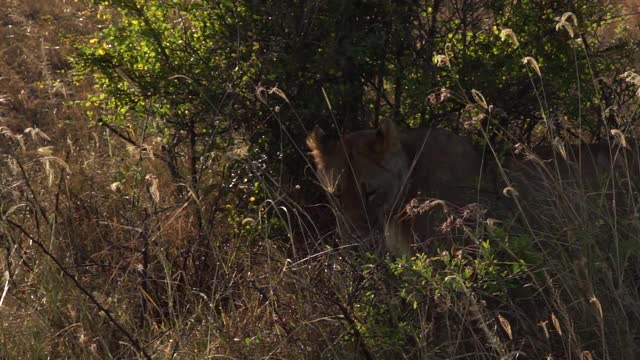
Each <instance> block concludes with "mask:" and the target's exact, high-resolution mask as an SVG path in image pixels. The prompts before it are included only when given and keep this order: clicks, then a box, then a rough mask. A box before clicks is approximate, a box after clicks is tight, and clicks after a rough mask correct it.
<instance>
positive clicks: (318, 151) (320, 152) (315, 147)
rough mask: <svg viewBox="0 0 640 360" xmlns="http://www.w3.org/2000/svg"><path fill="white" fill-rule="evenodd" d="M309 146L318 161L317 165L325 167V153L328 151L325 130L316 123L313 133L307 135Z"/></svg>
mask: <svg viewBox="0 0 640 360" xmlns="http://www.w3.org/2000/svg"><path fill="white" fill-rule="evenodd" d="M307 146H308V147H309V149H310V150H311V155H313V159H314V160H315V161H316V166H318V167H323V166H324V163H325V161H324V153H325V151H326V149H325V148H326V141H325V134H324V131H323V130H322V129H321V128H320V127H319V126H318V125H316V127H315V128H313V130H312V131H311V134H309V136H307Z"/></svg>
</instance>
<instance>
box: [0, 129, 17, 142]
mask: <svg viewBox="0 0 640 360" xmlns="http://www.w3.org/2000/svg"><path fill="white" fill-rule="evenodd" d="M0 134H1V135H2V136H4V137H6V138H7V139H11V140H17V138H16V137H17V135H16V134H14V133H13V131H11V129H9V128H8V127H6V126H0Z"/></svg>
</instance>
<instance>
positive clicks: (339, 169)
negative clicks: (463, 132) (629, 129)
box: [307, 123, 611, 255]
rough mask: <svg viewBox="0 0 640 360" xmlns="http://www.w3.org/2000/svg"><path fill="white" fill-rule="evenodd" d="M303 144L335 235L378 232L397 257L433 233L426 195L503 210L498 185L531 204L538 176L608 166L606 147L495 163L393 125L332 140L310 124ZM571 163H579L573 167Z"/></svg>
mask: <svg viewBox="0 0 640 360" xmlns="http://www.w3.org/2000/svg"><path fill="white" fill-rule="evenodd" d="M307 144H308V145H309V147H310V148H311V150H312V153H313V155H314V159H315V161H316V166H317V170H318V178H319V180H320V182H321V184H322V186H323V187H324V188H325V190H326V191H327V192H328V193H329V194H330V195H331V197H332V198H335V199H337V200H338V205H339V206H338V207H339V208H340V210H341V211H342V214H343V216H342V217H340V218H339V220H340V221H339V222H338V224H339V230H340V232H341V234H342V235H343V236H344V235H345V234H356V235H358V236H359V237H367V236H369V235H383V236H384V243H385V245H386V250H387V251H389V252H391V253H393V254H396V255H410V254H412V253H413V248H412V244H414V243H415V242H416V241H417V242H422V243H424V242H427V241H428V240H430V239H434V238H437V237H438V231H436V230H435V229H436V227H437V226H438V225H439V224H441V223H442V221H440V222H437V221H435V220H436V219H437V217H438V214H442V212H441V211H433V210H434V209H431V208H429V205H428V204H429V202H428V201H429V200H432V199H439V200H442V201H439V202H433V201H432V202H431V203H430V204H431V205H433V206H436V207H437V206H447V207H449V208H452V207H453V208H456V207H462V206H465V205H468V204H471V203H482V204H484V205H488V206H489V207H498V202H501V203H502V204H501V205H500V207H502V208H505V207H509V206H508V205H507V206H505V205H504V204H505V203H509V202H511V203H513V200H510V199H507V198H506V197H505V196H504V195H503V194H502V190H503V188H504V187H506V186H512V187H513V188H514V189H515V191H512V193H513V194H515V193H516V192H517V193H519V194H520V197H519V198H520V199H525V200H526V201H525V202H526V204H525V206H526V205H528V206H529V207H535V206H537V203H536V201H537V200H538V199H540V198H544V196H545V195H544V189H541V188H542V187H544V186H547V184H544V179H546V178H553V177H554V175H556V176H557V177H558V179H563V180H561V181H558V184H559V186H562V184H564V183H565V182H564V181H565V180H564V179H570V180H569V183H570V184H575V183H576V182H581V179H585V178H596V177H597V176H598V173H601V174H605V175H606V174H607V173H608V170H609V168H610V167H611V166H609V164H611V162H610V161H609V159H610V155H611V154H610V153H609V151H608V149H609V148H608V147H606V146H605V147H599V146H582V147H568V150H567V151H566V153H567V154H566V155H567V160H562V159H561V161H557V162H554V161H553V160H552V159H554V158H555V159H558V157H561V156H560V155H561V154H559V153H554V152H553V151H552V149H551V148H542V149H540V151H541V154H540V156H541V159H538V160H537V162H536V161H535V159H534V161H532V160H531V159H528V160H527V161H524V160H522V157H518V156H514V157H510V158H508V159H505V160H504V161H503V162H502V163H501V164H502V165H503V166H497V165H494V164H496V163H495V161H494V159H493V158H491V159H488V160H487V159H484V158H483V156H482V154H481V152H479V151H478V150H477V149H476V148H474V146H472V144H471V141H469V139H467V138H464V137H461V136H458V135H455V134H452V133H450V132H448V131H446V130H442V129H405V130H397V129H396V128H395V127H394V126H393V125H392V124H391V123H385V124H383V126H382V127H381V128H380V129H378V130H363V131H358V132H354V133H352V134H349V135H346V136H344V137H342V138H341V140H340V141H333V142H332V141H327V140H325V139H324V138H323V136H322V134H321V131H319V130H318V129H316V130H314V133H312V134H311V135H310V136H309V138H308V139H307ZM605 150H606V151H605ZM542 159H545V160H542ZM577 163H580V164H582V165H581V166H580V167H578V166H574V165H575V164H577ZM556 164H558V165H557V166H556ZM572 187H574V186H572ZM574 188H575V187H574ZM558 190H559V191H561V189H558ZM499 198H502V199H501V200H500V201H499V200H498V199H499ZM414 199H415V200H414ZM543 200H544V201H547V200H549V199H543ZM410 203H413V204H418V205H417V208H418V211H415V212H414V214H411V215H409V214H407V205H408V204H410ZM424 204H427V205H424ZM434 204H435V205H434ZM521 205H522V203H521ZM421 206H422V208H421V209H420V207H421ZM433 206H432V207H433ZM521 208H522V207H521ZM440 220H444V219H442V218H440Z"/></svg>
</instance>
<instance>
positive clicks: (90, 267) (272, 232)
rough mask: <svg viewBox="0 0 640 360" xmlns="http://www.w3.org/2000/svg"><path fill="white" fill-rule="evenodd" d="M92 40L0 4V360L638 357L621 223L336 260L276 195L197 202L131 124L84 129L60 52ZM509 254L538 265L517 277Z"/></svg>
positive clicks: (583, 222) (317, 228)
mask: <svg viewBox="0 0 640 360" xmlns="http://www.w3.org/2000/svg"><path fill="white" fill-rule="evenodd" d="M97 24H100V22H99V21H98V20H97V19H96V18H95V13H93V12H92V10H91V8H90V7H88V6H86V5H83V4H82V3H78V2H74V1H71V0H66V1H64V0H58V1H42V0H4V1H3V2H1V3H0V39H2V40H1V41H0V245H1V247H2V249H1V250H0V256H1V258H0V269H1V270H2V273H3V276H2V279H1V283H0V359H5V358H6V359H45V358H51V359H62V358H73V359H84V358H100V359H101V358H118V359H130V358H154V359H169V358H177V359H205V358H218V357H220V358H244V359H252V358H281V359H298V358H334V359H344V358H365V359H374V358H389V359H394V358H400V356H405V357H406V358H416V359H418V358H505V359H506V358H532V359H540V358H544V357H545V356H549V358H552V359H585V360H586V359H623V358H624V359H634V358H637V357H638V356H639V354H640V344H639V342H640V340H639V339H640V328H639V326H638V324H640V310H639V309H640V294H639V293H638V291H639V289H640V238H639V237H638V234H640V226H639V224H638V218H637V213H632V212H631V211H628V212H625V213H622V214H618V213H615V211H614V210H613V209H611V208H609V207H607V206H603V207H602V208H599V209H600V210H601V212H597V211H595V210H594V212H583V213H573V212H569V213H570V214H567V213H565V212H564V210H565V209H566V208H573V205H575V204H577V203H581V202H583V203H584V204H585V207H588V206H591V204H587V203H589V201H590V200H588V199H587V198H588V197H587V196H586V195H585V197H584V198H580V197H578V196H572V197H571V198H570V199H569V198H567V197H560V198H559V199H558V202H559V204H558V216H562V217H563V221H562V222H560V223H557V224H555V225H550V226H548V227H546V228H539V229H535V230H536V232H535V235H533V240H532V239H528V240H527V239H526V238H523V237H510V236H509V235H508V234H504V233H502V232H498V233H496V234H494V236H495V239H494V240H497V242H499V241H503V242H505V243H507V244H509V246H505V247H504V248H500V249H499V250H496V252H495V253H493V252H490V251H489V250H486V252H485V253H483V254H481V255H478V256H477V257H467V256H466V254H448V253H445V254H443V255H442V256H440V257H433V258H426V257H424V256H419V257H418V258H416V259H414V260H413V261H410V260H406V259H400V260H397V261H396V262H393V260H391V259H386V260H385V259H379V258H375V257H374V256H366V255H362V254H355V253H354V252H350V251H348V249H347V250H346V251H343V250H340V249H338V250H336V247H335V243H334V242H333V241H332V240H330V239H331V237H332V236H334V234H333V233H332V232H331V225H329V224H331V221H330V220H327V219H326V215H325V217H324V218H323V217H322V216H321V215H319V214H322V213H328V212H329V210H328V209H326V208H321V207H318V206H304V205H302V204H301V202H300V201H299V200H298V199H292V198H294V197H296V196H298V195H296V194H297V193H296V191H297V190H295V189H294V186H290V187H291V189H287V191H283V190H281V189H279V188H276V187H275V186H269V185H268V184H270V183H271V180H270V179H265V181H264V184H267V185H265V187H266V189H264V190H263V191H264V193H265V194H266V195H265V197H264V199H273V201H264V202H262V200H263V199H258V201H256V199H255V198H253V197H249V196H247V195H246V194H247V192H241V191H238V193H234V192H232V191H229V190H224V189H222V187H221V188H220V189H213V188H212V189H211V191H210V192H208V193H207V195H206V196H203V197H202V198H197V197H195V196H192V195H193V194H190V192H189V186H187V185H185V184H184V183H180V182H179V181H176V177H175V174H172V173H171V169H170V168H169V167H167V166H166V163H165V161H164V160H163V158H162V156H161V155H162V154H161V153H162V150H163V149H162V147H161V144H160V142H159V141H158V140H157V139H155V138H154V137H153V136H148V135H146V134H145V130H146V129H145V128H144V126H132V127H130V128H124V127H123V128H111V129H109V128H106V127H104V126H100V125H98V124H97V122H96V121H95V120H96V119H91V118H90V117H88V116H87V115H86V112H85V110H86V108H85V107H83V106H81V104H83V102H84V100H85V99H86V96H87V95H88V94H90V93H93V92H94V91H95V90H94V89H93V87H92V83H91V79H86V78H81V77H78V76H76V75H74V73H73V72H72V66H71V64H70V62H69V60H68V56H69V55H71V54H72V52H73V51H74V50H73V46H72V45H73V44H74V43H75V42H77V41H87V36H88V35H89V34H91V33H92V32H93V31H94V30H95V29H96V27H97V26H98V25H97ZM235 150H237V151H236V152H239V150H241V149H235ZM234 154H235V152H228V153H224V154H212V155H211V157H212V159H213V158H215V159H222V160H216V161H217V162H216V161H213V160H211V162H212V163H214V165H211V171H210V172H208V173H207V176H208V178H203V179H202V180H201V182H202V183H206V184H220V183H222V179H225V178H226V177H227V176H228V171H229V170H228V166H231V165H230V164H231V161H232V160H234ZM158 155H160V156H158ZM225 159H227V160H225ZM178 165H179V166H180V167H181V168H180V169H178V170H179V171H184V170H185V169H186V168H187V167H188V164H187V160H180V161H179V162H178ZM254 165H255V164H254ZM247 166H252V165H251V164H247ZM185 172H186V171H185ZM274 182H277V181H274ZM549 189H553V184H551V185H550V186H549ZM289 190H290V191H289ZM303 191H308V192H310V193H312V192H318V191H319V188H317V189H313V190H306V189H303ZM549 191H553V190H549ZM633 194H634V193H633V191H631V192H630V193H628V194H626V195H625V196H629V197H630V200H629V202H631V203H633V202H634V201H637V199H636V198H634V195H633ZM636 195H637V194H636ZM311 197H312V195H310V196H308V197H307V198H311ZM589 199H590V198H589ZM581 204H582V203H581ZM587 205H588V206H587ZM325 210H326V211H325ZM600 210H598V211H600ZM596 213H597V214H600V215H603V214H604V215H603V216H602V217H600V218H598V220H594V217H593V216H594V214H596ZM584 214H586V215H585V216H584V217H581V216H582V215H584ZM571 216H574V217H573V218H572V217H571ZM459 226H461V227H464V226H467V224H464V223H462V222H461V224H460V225H459ZM463 230H464V229H463ZM527 241H529V242H530V243H531V244H532V245H531V244H528V243H527ZM497 242H496V243H497ZM496 243H494V242H492V245H491V246H495V247H499V245H495V244H496ZM523 244H524V245H523ZM487 246H490V245H489V243H488V242H487ZM527 246H530V247H535V248H538V247H539V246H540V247H545V248H546V249H547V251H546V252H544V251H542V252H540V253H539V254H538V255H532V257H531V258H528V259H518V260H522V261H521V262H519V261H518V260H516V259H517V257H516V255H514V251H517V250H520V249H521V247H525V248H526V247H527ZM514 249H515V250H514ZM524 250H529V249H528V248H527V249H524ZM525 253H527V252H525ZM496 254H499V255H500V256H502V259H500V260H498V259H497V257H498V255H496ZM525 263H527V264H535V266H530V267H529V266H525Z"/></svg>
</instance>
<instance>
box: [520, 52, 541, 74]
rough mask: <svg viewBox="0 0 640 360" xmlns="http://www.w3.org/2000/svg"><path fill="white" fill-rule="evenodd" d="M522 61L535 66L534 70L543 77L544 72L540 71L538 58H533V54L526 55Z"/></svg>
mask: <svg viewBox="0 0 640 360" xmlns="http://www.w3.org/2000/svg"><path fill="white" fill-rule="evenodd" d="M522 63H523V64H525V65H527V64H529V65H531V67H532V68H533V70H534V71H535V72H536V74H538V76H540V77H542V72H541V71H540V66H538V62H537V61H536V59H534V58H532V57H531V56H525V57H524V58H523V59H522Z"/></svg>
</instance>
